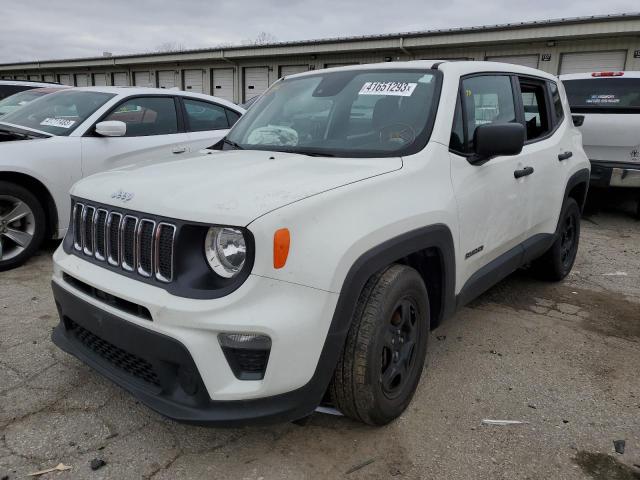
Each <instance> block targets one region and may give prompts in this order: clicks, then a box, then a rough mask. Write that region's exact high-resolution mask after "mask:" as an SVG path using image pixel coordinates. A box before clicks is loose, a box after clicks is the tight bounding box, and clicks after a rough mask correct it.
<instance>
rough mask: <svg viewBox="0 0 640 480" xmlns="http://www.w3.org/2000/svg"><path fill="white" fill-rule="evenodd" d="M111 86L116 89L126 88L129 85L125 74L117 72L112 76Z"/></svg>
mask: <svg viewBox="0 0 640 480" xmlns="http://www.w3.org/2000/svg"><path fill="white" fill-rule="evenodd" d="M113 84H114V85H116V86H118V87H126V86H128V85H129V77H128V76H127V74H126V72H118V73H114V74H113Z"/></svg>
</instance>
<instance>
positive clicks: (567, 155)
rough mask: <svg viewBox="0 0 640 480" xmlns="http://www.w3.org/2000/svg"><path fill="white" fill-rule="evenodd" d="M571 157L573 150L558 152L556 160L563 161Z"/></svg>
mask: <svg viewBox="0 0 640 480" xmlns="http://www.w3.org/2000/svg"><path fill="white" fill-rule="evenodd" d="M571 157H573V152H564V153H559V154H558V160H560V161H563V160H567V159H568V158H571Z"/></svg>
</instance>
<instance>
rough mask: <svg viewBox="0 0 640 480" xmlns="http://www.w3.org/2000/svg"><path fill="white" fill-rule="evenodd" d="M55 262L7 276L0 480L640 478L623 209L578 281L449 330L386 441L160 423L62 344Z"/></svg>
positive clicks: (462, 315)
mask: <svg viewBox="0 0 640 480" xmlns="http://www.w3.org/2000/svg"><path fill="white" fill-rule="evenodd" d="M54 248H55V245H51V246H49V248H48V249H47V250H45V251H44V252H43V253H42V254H41V255H40V256H39V257H37V258H35V259H34V260H33V261H31V262H30V263H29V264H28V265H26V266H24V267H22V268H20V269H17V270H14V271H11V272H3V273H1V274H0V352H1V355H0V479H5V478H9V479H13V478H23V477H24V476H25V475H26V474H29V473H32V472H36V471H38V470H42V469H46V468H50V467H54V466H56V465H58V464H59V463H64V464H65V465H68V466H70V467H71V469H70V470H68V471H65V472H63V473H57V472H56V473H52V474H48V475H44V476H43V477H41V478H61V479H66V478H69V479H71V478H82V479H98V478H127V479H128V478H157V479H174V478H233V479H235V478H246V479H262V478H264V479H272V478H295V479H301V478H349V479H364V478H367V479H370V478H373V479H377V478H380V479H382V478H392V477H393V478H411V479H418V478H419V479H424V478H452V479H458V478H460V479H469V478H486V479H499V478H508V479H520V478H522V479H525V478H526V479H580V478H597V479H609V478H611V479H633V478H636V479H637V478H640V378H639V377H638V372H640V349H639V347H640V222H638V221H635V220H633V219H632V218H631V217H630V215H628V214H627V213H625V212H623V211H617V212H615V211H607V212H605V213H599V214H597V215H595V216H593V217H591V218H588V219H586V220H585V221H584V222H583V234H582V239H581V246H580V252H579V257H578V260H577V264H576V266H575V268H574V271H573V273H572V274H571V276H570V277H569V278H568V279H567V280H566V281H564V282H562V283H559V284H546V283H540V282H537V281H535V280H532V279H531V278H530V276H529V275H528V274H527V273H526V272H518V273H516V274H514V275H512V276H511V277H509V278H508V279H506V280H505V281H503V282H502V283H500V284H499V285H497V286H496V287H494V288H493V289H491V290H490V291H489V292H487V293H486V294H485V295H483V296H482V297H480V298H479V299H477V300H476V301H475V302H473V303H472V304H471V305H469V306H468V307H466V308H464V309H462V310H461V311H460V312H459V313H458V314H457V315H456V316H455V317H454V318H452V319H450V320H449V321H447V322H445V323H444V324H443V325H441V326H440V327H438V328H437V329H436V330H435V331H434V332H433V335H432V338H431V340H430V345H429V353H428V367H427V370H426V372H425V374H424V375H423V379H422V382H421V384H420V387H419V389H418V392H417V394H416V397H415V398H414V400H413V403H412V404H411V406H410V408H409V410H408V411H407V412H406V413H405V415H404V416H403V417H402V418H400V419H399V420H398V421H396V422H394V423H393V424H391V425H388V426H386V427H384V428H370V427H367V426H363V425H359V424H356V423H354V422H351V421H349V420H347V419H345V418H341V417H335V416H329V415H322V414H316V415H314V416H313V417H312V418H311V420H310V421H309V423H308V424H307V425H305V426H298V425H294V424H285V425H278V426H273V427H268V428H245V429H232V430H230V429H207V428H199V427H192V426H185V425H179V424H177V423H174V422H172V421H169V420H166V419H164V418H162V417H160V416H158V415H157V414H155V413H153V412H151V411H150V410H148V409H147V408H145V407H144V406H143V405H140V404H139V403H138V402H137V401H135V400H134V399H133V398H132V397H131V396H130V395H128V394H127V393H125V392H124V391H122V390H121V389H120V388H118V387H116V386H114V385H113V384H111V383H110V382H109V381H107V380H105V379H103V378H102V377H100V376H99V375H98V374H96V373H94V372H93V371H91V370H90V369H89V368H87V367H85V366H84V365H83V364H81V363H80V362H78V361H76V360H75V359H74V358H72V357H70V356H68V355H66V354H64V353H62V352H60V351H58V350H57V348H55V347H54V346H53V344H52V343H51V341H50V338H49V336H50V333H51V329H52V327H54V325H55V324H56V323H57V321H58V320H57V314H56V310H55V306H54V303H53V300H52V297H51V294H50V287H49V275H50V270H51V261H50V254H51V252H52V251H53V249H54ZM483 419H508V420H520V421H523V422H526V423H523V424H520V425H512V426H489V425H483V424H482V420H483ZM614 440H625V441H626V444H625V446H626V448H625V451H624V454H618V453H615V451H614V446H613V441H614ZM95 459H98V460H104V461H105V462H106V465H104V466H102V467H101V468H99V469H98V470H96V471H92V470H91V467H90V463H91V461H92V460H95Z"/></svg>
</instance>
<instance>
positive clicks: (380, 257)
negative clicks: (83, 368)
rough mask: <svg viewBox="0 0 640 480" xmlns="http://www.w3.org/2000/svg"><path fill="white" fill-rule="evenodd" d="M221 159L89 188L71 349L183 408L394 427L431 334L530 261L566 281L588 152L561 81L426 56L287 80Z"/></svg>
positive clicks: (165, 403)
mask: <svg viewBox="0 0 640 480" xmlns="http://www.w3.org/2000/svg"><path fill="white" fill-rule="evenodd" d="M222 148H223V150H224V151H222V152H220V153H218V154H215V155H209V156H207V157H200V158H193V159H187V160H185V161H183V162H169V163H164V164H158V165H153V166H147V167H143V168H132V169H126V170H123V171H111V172H107V173H102V174H98V175H95V176H93V177H91V178H89V179H85V180H83V181H81V182H79V183H77V184H76V185H75V186H74V188H73V189H72V192H71V198H72V204H73V213H72V215H71V227H70V229H69V232H68V234H67V236H66V238H65V240H64V242H63V245H62V246H61V247H60V248H59V249H58V251H57V252H56V253H55V256H54V260H55V266H54V275H53V292H54V296H55V300H56V304H57V306H58V309H59V313H60V318H61V322H60V324H59V325H58V326H57V327H56V329H55V331H54V333H53V340H54V342H55V343H56V344H57V345H58V346H59V347H60V348H62V349H63V350H65V351H67V352H69V353H71V354H73V355H75V356H76V357H78V358H79V359H81V360H82V361H84V362H86V363H87V364H89V365H91V366H92V367H93V368H95V369H96V370H98V371H99V372H101V373H102V374H104V375H105V376H107V377H108V378H110V379H112V380H113V381H114V382H115V383H117V384H119V385H121V386H122V387H124V388H126V389H127V390H129V391H130V392H131V393H132V394H134V395H135V396H136V397H138V398H139V399H140V400H142V401H143V402H144V403H145V404H147V405H148V406H150V407H151V408H153V409H154V410H156V411H158V412H160V413H162V414H164V415H166V416H168V417H171V418H174V419H177V420H180V421H185V422H191V423H202V424H212V425H215V424H237V423H243V422H253V423H260V422H276V421H288V420H295V419H299V418H302V417H305V416H307V415H309V414H310V413H311V412H313V411H314V409H315V408H316V407H317V406H318V405H319V404H321V403H323V402H325V403H329V404H331V405H333V406H334V407H335V408H337V409H338V410H340V411H341V412H343V413H344V414H345V415H347V416H349V417H351V418H354V419H357V420H360V421H363V422H366V423H369V424H377V425H380V424H385V423H387V422H389V421H391V420H393V419H394V418H396V417H397V416H399V415H400V414H401V413H402V412H403V410H404V409H405V408H406V407H407V405H408V404H409V402H410V400H411V398H412V396H413V393H414V391H415V389H416V386H417V385H418V382H419V380H420V375H421V373H422V370H423V365H424V361H425V353H426V349H427V344H428V338H429V331H430V329H432V328H434V327H435V326H436V325H437V324H438V323H439V322H441V321H442V320H443V319H445V318H446V317H448V316H450V315H452V314H453V313H454V311H455V310H456V308H458V307H460V306H461V305H464V304H465V303H467V302H468V301H470V300H471V299H472V298H474V297H475V296H477V295H478V294H480V293H482V292H483V291H485V290H486V289H487V288H489V287H490V286H491V285H493V284H495V283H496V282H497V281H499V280H500V279H502V278H504V277H506V276H507V275H509V274H510V273H511V272H513V271H514V270H516V269H517V268H519V267H521V266H523V265H526V264H532V268H533V269H534V270H535V271H536V272H537V273H538V274H539V275H541V276H544V277H546V278H548V279H551V280H560V279H562V278H564V277H565V276H566V275H567V274H568V272H569V271H570V269H571V267H572V265H573V262H574V259H575V256H576V251H577V248H578V237H579V232H580V209H581V208H582V205H583V202H584V199H585V195H586V191H587V186H588V183H589V162H588V161H587V158H586V156H585V154H584V152H583V150H582V144H581V138H580V134H579V133H578V131H577V130H576V128H575V127H574V126H573V124H572V123H571V118H570V115H569V106H568V104H567V100H566V97H565V94H564V91H563V89H562V86H561V85H559V84H558V82H557V79H556V78H555V77H553V76H551V75H547V74H545V73H543V72H540V71H538V70H533V69H530V68H526V67H519V66H514V65H507V64H500V63H485V62H435V61H417V62H407V63H385V64H380V65H362V66H353V67H343V68H336V69H327V70H321V71H314V72H309V73H304V74H299V75H293V76H290V77H286V78H284V79H283V80H281V81H279V82H277V83H276V84H274V85H273V86H272V87H271V88H270V89H269V90H268V91H267V92H266V93H265V94H264V95H263V96H262V97H261V98H260V99H259V100H258V101H257V103H256V104H255V105H254V106H253V107H252V108H251V109H250V110H249V111H248V112H247V114H246V115H245V116H244V117H243V118H241V119H240V121H239V122H238V123H237V124H236V125H235V126H234V128H233V129H232V130H231V132H230V133H229V135H228V136H227V138H226V139H225V140H224V142H223V147H222Z"/></svg>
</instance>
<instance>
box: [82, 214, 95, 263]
mask: <svg viewBox="0 0 640 480" xmlns="http://www.w3.org/2000/svg"><path fill="white" fill-rule="evenodd" d="M95 212H96V209H95V208H93V207H84V210H83V212H82V222H83V225H82V244H83V246H84V248H83V251H84V253H86V254H87V255H93V216H94V214H95Z"/></svg>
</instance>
